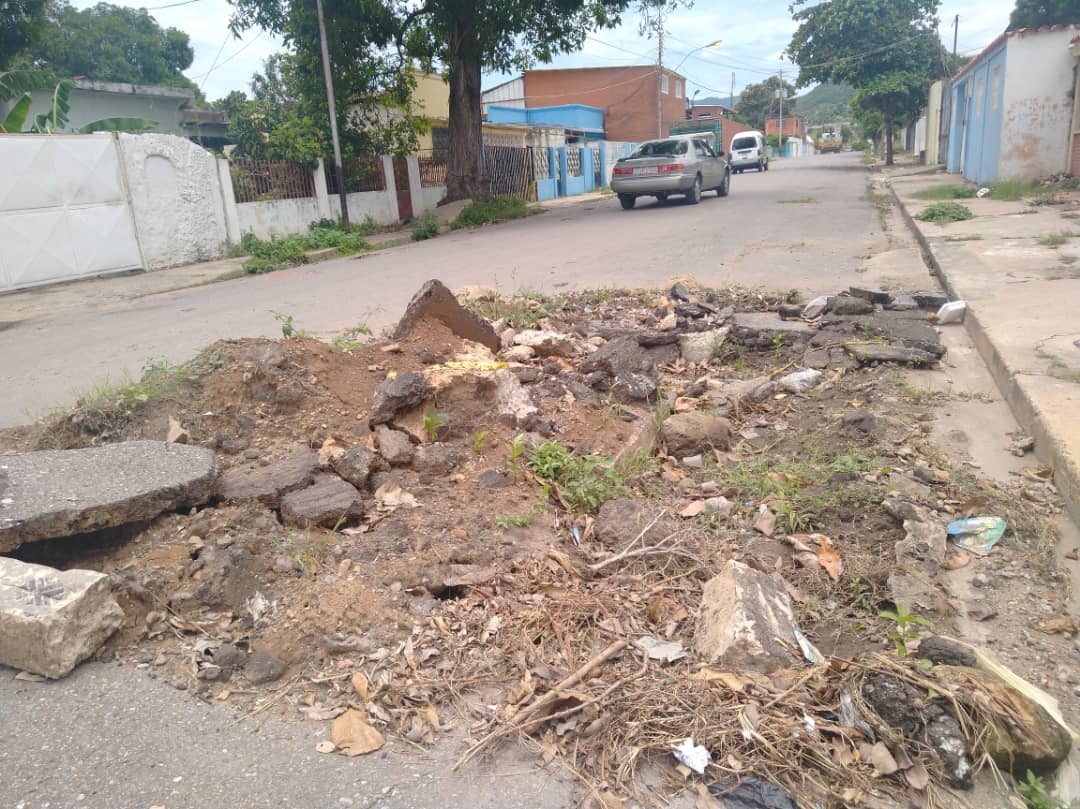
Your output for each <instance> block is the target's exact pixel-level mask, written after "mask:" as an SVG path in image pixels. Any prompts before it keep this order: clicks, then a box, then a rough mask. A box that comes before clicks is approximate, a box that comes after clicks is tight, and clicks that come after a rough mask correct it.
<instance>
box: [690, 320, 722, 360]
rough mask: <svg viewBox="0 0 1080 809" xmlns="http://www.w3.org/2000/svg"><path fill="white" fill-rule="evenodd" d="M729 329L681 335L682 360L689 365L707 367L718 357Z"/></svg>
mask: <svg viewBox="0 0 1080 809" xmlns="http://www.w3.org/2000/svg"><path fill="white" fill-rule="evenodd" d="M727 335H728V328H727V327H724V328H720V329H710V330H709V331H698V332H693V333H691V334H680V335H679V351H680V352H681V353H682V358H683V359H684V360H686V361H687V362H689V363H694V364H697V365H707V364H708V362H709V360H711V359H712V358H713V357H715V356H716V354H717V352H719V350H720V348H721V346H723V345H724V340H726V339H727Z"/></svg>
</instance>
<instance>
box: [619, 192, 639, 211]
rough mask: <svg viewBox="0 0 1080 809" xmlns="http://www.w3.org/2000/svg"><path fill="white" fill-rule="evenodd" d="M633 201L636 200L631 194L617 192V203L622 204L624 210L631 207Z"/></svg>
mask: <svg viewBox="0 0 1080 809" xmlns="http://www.w3.org/2000/svg"><path fill="white" fill-rule="evenodd" d="M635 202H637V197H635V196H634V195H633V194H619V204H620V205H622V207H623V210H624V211H629V210H630V209H631V208H633V207H634V203H635Z"/></svg>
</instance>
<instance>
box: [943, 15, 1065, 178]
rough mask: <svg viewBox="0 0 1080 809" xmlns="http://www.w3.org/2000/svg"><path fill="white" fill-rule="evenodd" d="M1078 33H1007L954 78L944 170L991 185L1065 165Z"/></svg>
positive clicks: (1060, 30)
mask: <svg viewBox="0 0 1080 809" xmlns="http://www.w3.org/2000/svg"><path fill="white" fill-rule="evenodd" d="M1078 31H1080V29H1077V28H1075V27H1074V26H1065V25H1055V26H1049V27H1045V28H1039V29H1021V30H1019V31H1007V32H1006V33H1004V34H1002V35H1001V36H999V37H998V38H997V39H995V40H994V41H993V42H991V43H990V45H989V46H987V48H986V49H985V50H983V52H982V53H981V54H979V55H978V56H977V57H975V58H974V59H972V60H971V62H969V63H968V64H967V65H965V66H964V68H963V69H962V70H961V71H960V72H959V73H957V74H956V75H955V76H954V77H953V78H952V81H951V89H950V92H951V94H952V105H951V106H952V113H951V114H952V118H951V121H950V124H951V126H950V132H949V144H948V152H947V155H946V168H947V170H948V171H950V172H953V173H959V174H962V175H963V176H964V178H965V179H967V180H970V181H972V182H975V183H989V182H993V181H995V180H1033V179H1036V178H1038V177H1045V176H1047V175H1051V174H1058V173H1061V172H1065V171H1068V170H1069V169H1070V154H1071V149H1072V141H1073V131H1074V126H1073V119H1074V113H1075V109H1074V97H1075V95H1076V89H1077V87H1078V86H1080V85H1078V81H1077V77H1076V71H1075V68H1076V64H1077V58H1076V56H1074V55H1073V50H1074V48H1072V47H1071V42H1072V40H1073V39H1074V38H1075V37H1076V35H1077V32H1078ZM1078 168H1080V167H1078Z"/></svg>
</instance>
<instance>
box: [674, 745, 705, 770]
mask: <svg viewBox="0 0 1080 809" xmlns="http://www.w3.org/2000/svg"><path fill="white" fill-rule="evenodd" d="M671 754H672V755H673V756H675V758H676V759H677V760H678V761H680V762H682V763H683V764H685V765H686V766H687V767H689V768H690V769H691V770H693V771H694V772H696V773H697V774H698V775H704V774H705V768H706V767H708V766H709V763H710V762H711V761H712V756H711V755H710V754H709V751H708V750H707V749H706V748H704V747H702V746H701V745H700V744H694V740H693V739H683V740H682V741H681V742H679V743H678V744H676V745H673V746H672V748H671Z"/></svg>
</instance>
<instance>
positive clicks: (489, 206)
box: [450, 197, 529, 230]
mask: <svg viewBox="0 0 1080 809" xmlns="http://www.w3.org/2000/svg"><path fill="white" fill-rule="evenodd" d="M528 215H529V206H528V204H526V202H525V200H523V199H519V198H518V197H493V198H492V199H490V200H476V201H475V202H470V203H469V204H468V205H466V206H465V207H464V208H463V209H462V210H461V213H460V214H458V217H457V219H455V220H454V221H453V222H452V223H451V224H450V227H451V228H452V229H454V230H459V229H461V228H475V227H480V226H481V225H486V224H488V223H490V222H502V221H504V220H507V219H520V218H522V217H523V216H528Z"/></svg>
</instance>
